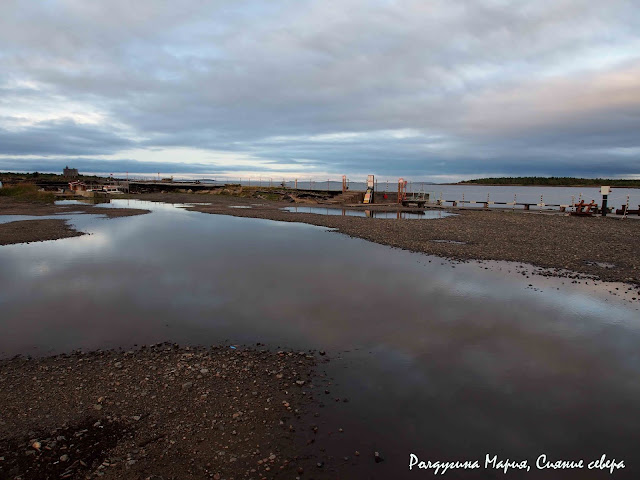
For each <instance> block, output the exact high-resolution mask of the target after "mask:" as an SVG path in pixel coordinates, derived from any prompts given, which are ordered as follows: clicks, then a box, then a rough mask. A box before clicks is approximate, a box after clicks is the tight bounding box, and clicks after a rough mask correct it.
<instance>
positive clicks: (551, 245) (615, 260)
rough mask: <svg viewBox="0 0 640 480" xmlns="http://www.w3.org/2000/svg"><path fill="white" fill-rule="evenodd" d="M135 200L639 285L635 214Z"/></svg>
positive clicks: (181, 197) (157, 197) (206, 198)
mask: <svg viewBox="0 0 640 480" xmlns="http://www.w3.org/2000/svg"><path fill="white" fill-rule="evenodd" d="M132 198H136V199H139V200H150V201H158V202H168V203H192V202H208V203H210V205H195V206H192V207H190V209H191V210H195V211H198V212H204V213H212V214H224V215H234V216H239V217H255V218H264V219H271V220H278V221H284V222H304V223H310V224H313V225H320V226H326V227H330V228H335V229H336V230H337V231H339V232H341V233H344V234H346V235H349V236H352V237H358V238H362V239H365V240H369V241H372V242H376V243H380V244H383V245H389V246H392V247H397V248H402V249H406V250H411V251H415V252H423V253H426V254H430V255H437V256H441V257H446V258H449V259H454V260H460V261H465V260H505V261H512V262H521V263H529V264H532V265H535V266H538V267H543V268H545V269H549V270H546V271H544V274H545V275H553V276H569V277H570V276H571V273H570V272H577V273H579V274H584V275H589V276H593V277H594V278H597V279H600V280H605V281H614V282H626V283H632V284H636V285H638V284H640V255H638V245H640V221H638V220H636V219H627V220H622V219H620V218H614V217H605V218H603V217H600V216H597V217H590V218H584V217H572V216H567V215H561V214H557V213H538V212H527V213H525V212H520V211H510V210H507V211H500V210H491V211H484V210H471V209H454V208H449V209H446V211H448V212H451V213H455V214H457V215H456V216H454V217H447V218H442V219H434V220H396V219H380V218H375V219H373V218H362V217H351V216H335V215H317V214H310V213H292V212H286V211H283V210H281V208H282V207H285V206H291V205H301V204H297V203H295V204H294V203H288V202H275V201H269V200H266V199H260V198H239V197H234V196H226V195H194V194H177V193H176V194H171V193H169V194H144V195H135V196H134V197H132ZM256 204H259V205H256ZM302 205H304V206H309V205H313V204H311V203H305V204H302ZM230 206H250V207H251V208H229V207H230ZM318 206H323V207H329V208H332V207H336V206H335V205H318ZM337 208H341V207H340V206H337ZM372 208H374V209H389V208H394V207H383V206H374V207H372ZM603 264H610V265H603Z"/></svg>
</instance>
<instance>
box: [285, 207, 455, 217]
mask: <svg viewBox="0 0 640 480" xmlns="http://www.w3.org/2000/svg"><path fill="white" fill-rule="evenodd" d="M282 210H286V211H287V212H293V213H315V214H316V215H339V216H343V217H368V218H395V219H408V220H409V219H410V220H419V219H429V220H431V219H434V218H445V217H451V216H455V214H454V213H448V212H443V211H442V210H424V211H417V212H402V211H396V212H384V211H381V210H350V209H348V208H322V207H284V208H282Z"/></svg>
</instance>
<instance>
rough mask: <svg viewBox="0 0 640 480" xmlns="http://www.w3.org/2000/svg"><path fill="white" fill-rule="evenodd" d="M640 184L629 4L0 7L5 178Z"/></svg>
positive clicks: (70, 1)
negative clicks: (529, 179) (565, 178)
mask: <svg viewBox="0 0 640 480" xmlns="http://www.w3.org/2000/svg"><path fill="white" fill-rule="evenodd" d="M67 163H68V164H69V165H72V166H77V167H79V168H80V170H81V171H83V172H103V173H111V172H125V171H129V172H132V173H134V172H137V173H147V172H158V171H159V172H162V173H163V174H164V173H166V174H169V173H186V174H206V175H210V176H213V177H224V176H227V177H234V178H237V177H241V176H248V175H250V174H251V175H253V176H258V175H262V176H273V177H279V178H281V177H287V178H294V177H296V176H301V177H305V178H309V177H314V178H327V177H331V178H336V179H337V178H339V176H340V175H342V174H348V175H349V176H350V177H351V178H352V179H355V178H357V176H359V175H366V174H368V173H373V174H377V175H379V176H382V177H387V178H395V177H398V176H403V177H405V178H412V179H416V180H418V179H421V180H433V181H443V180H456V179H465V178H474V177H479V176H489V175H574V176H587V177H594V176H607V177H623V176H624V177H637V178H640V0H629V1H622V0H620V1H618V0H607V1H595V0H550V1H546V0H536V1H529V0H523V1H508V0H477V1H470V0H469V1H465V0H456V1H452V0H435V1H434V0H416V1H413V0H408V1H393V0H338V1H333V0H322V1H304V0H281V1H280V0H270V1H268V2H265V1H257V2H256V1H243V0H232V1H221V0H220V1H214V0H210V1H204V0H202V1H200V0H180V1H167V2H160V1H157V0H135V1H131V0H108V1H107V0H104V1H87V0H34V1H24V0H2V1H0V170H11V171H17V170H21V171H30V170H39V171H58V170H59V169H60V168H61V167H63V166H64V165H65V164H67Z"/></svg>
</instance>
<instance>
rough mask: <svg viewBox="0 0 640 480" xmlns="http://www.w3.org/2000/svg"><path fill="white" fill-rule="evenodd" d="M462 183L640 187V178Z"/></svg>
mask: <svg viewBox="0 0 640 480" xmlns="http://www.w3.org/2000/svg"><path fill="white" fill-rule="evenodd" d="M459 183H461V184H464V183H467V184H473V185H522V186H528V185H536V186H537V185H546V186H551V187H553V186H558V187H569V186H576V187H577V186H579V187H584V186H594V187H599V186H601V185H609V186H612V187H640V180H611V179H606V178H574V177H496V178H477V179H475V180H464V181H462V182H459Z"/></svg>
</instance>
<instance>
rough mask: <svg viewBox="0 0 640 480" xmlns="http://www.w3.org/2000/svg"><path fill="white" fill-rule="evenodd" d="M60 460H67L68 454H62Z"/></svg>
mask: <svg viewBox="0 0 640 480" xmlns="http://www.w3.org/2000/svg"><path fill="white" fill-rule="evenodd" d="M60 461H61V462H68V461H69V455H66V454H65V455H62V456H61V457H60Z"/></svg>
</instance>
